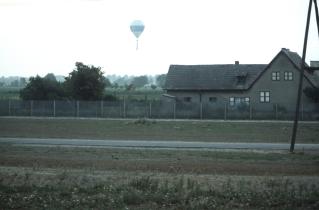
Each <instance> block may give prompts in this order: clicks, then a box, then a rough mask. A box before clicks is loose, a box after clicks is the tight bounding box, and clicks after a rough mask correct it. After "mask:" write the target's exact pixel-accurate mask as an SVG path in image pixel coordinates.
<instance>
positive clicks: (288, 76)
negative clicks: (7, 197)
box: [284, 71, 294, 81]
mask: <svg viewBox="0 0 319 210" xmlns="http://www.w3.org/2000/svg"><path fill="white" fill-rule="evenodd" d="M293 78H294V77H293V73H292V72H291V71H286V72H285V73H284V79H285V80H286V81H291V80H293Z"/></svg>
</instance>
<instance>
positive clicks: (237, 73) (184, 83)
mask: <svg viewBox="0 0 319 210" xmlns="http://www.w3.org/2000/svg"><path fill="white" fill-rule="evenodd" d="M282 54H284V55H286V56H287V57H288V59H289V60H290V61H291V62H292V63H293V64H294V66H295V67H296V68H297V69H298V70H300V69H301V61H302V59H301V57H300V56H299V55H298V53H296V52H292V51H290V50H289V49H285V48H283V49H282V50H281V51H280V52H279V53H278V54H277V56H275V58H274V59H273V61H274V60H275V59H276V58H277V57H278V56H280V55H282ZM273 61H272V62H270V64H268V65H266V64H226V65H171V66H170V68H169V71H168V73H167V76H166V83H165V87H164V89H166V90H203V91H204V90H247V89H249V88H250V87H251V86H252V85H253V84H254V83H255V82H257V80H258V79H259V78H260V77H261V76H262V74H263V73H264V72H265V71H266V70H267V69H268V68H269V67H270V66H271V65H272V63H273ZM306 66H308V65H307V64H306ZM304 76H305V77H306V79H308V81H309V82H310V83H311V84H312V85H313V86H315V87H319V78H318V76H316V75H315V74H313V73H312V72H310V71H308V70H307V71H305V72H304Z"/></svg>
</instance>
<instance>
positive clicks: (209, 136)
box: [0, 118, 319, 143]
mask: <svg viewBox="0 0 319 210" xmlns="http://www.w3.org/2000/svg"><path fill="white" fill-rule="evenodd" d="M0 125H1V129H0V136H2V137H34V138H37V137H38V138H79V139H128V140H181V141H207V142H278V143H279V142H281V143H287V142H289V141H290V135H291V129H292V123H290V122H249V121H247V122H232V121H227V122H214V121H155V120H145V119H140V120H105V119H65V118H61V119H59V118H50V119H46V118H35V119H32V118H0ZM318 136H319V123H300V126H299V132H298V136H297V143H319V138H317V137H318Z"/></svg>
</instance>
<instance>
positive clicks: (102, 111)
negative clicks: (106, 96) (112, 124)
mask: <svg viewBox="0 0 319 210" xmlns="http://www.w3.org/2000/svg"><path fill="white" fill-rule="evenodd" d="M103 115H104V102H103V100H101V117H103Z"/></svg>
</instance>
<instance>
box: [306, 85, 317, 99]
mask: <svg viewBox="0 0 319 210" xmlns="http://www.w3.org/2000/svg"><path fill="white" fill-rule="evenodd" d="M304 93H305V95H306V96H307V97H309V98H311V99H312V100H313V101H314V102H319V88H311V87H307V88H305V89H304Z"/></svg>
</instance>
